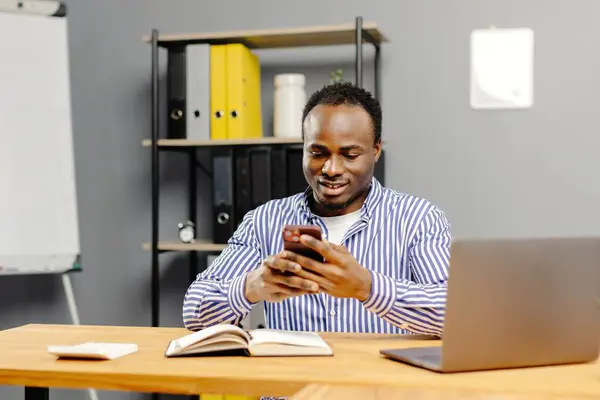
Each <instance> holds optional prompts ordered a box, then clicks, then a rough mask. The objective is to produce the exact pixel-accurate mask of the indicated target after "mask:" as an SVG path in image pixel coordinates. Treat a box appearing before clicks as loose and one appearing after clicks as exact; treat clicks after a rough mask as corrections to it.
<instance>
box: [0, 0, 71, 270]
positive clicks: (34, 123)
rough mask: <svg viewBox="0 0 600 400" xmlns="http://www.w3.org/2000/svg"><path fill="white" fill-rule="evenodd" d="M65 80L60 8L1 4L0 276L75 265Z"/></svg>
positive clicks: (65, 37)
mask: <svg viewBox="0 0 600 400" xmlns="http://www.w3.org/2000/svg"><path fill="white" fill-rule="evenodd" d="M69 75H70V74H69V52H68V35H67V17H66V8H65V7H64V5H63V4H61V3H58V2H51V1H20V2H16V1H10V2H7V1H5V0H0V274H24V273H25V274H27V273H51V272H62V271H65V270H69V269H71V268H73V267H76V268H77V267H78V265H77V263H78V256H79V253H80V246H79V229H78V216H77V199H76V185H75V166H74V154H73V129H72V124H71V99H70V81H69ZM74 263H75V264H74Z"/></svg>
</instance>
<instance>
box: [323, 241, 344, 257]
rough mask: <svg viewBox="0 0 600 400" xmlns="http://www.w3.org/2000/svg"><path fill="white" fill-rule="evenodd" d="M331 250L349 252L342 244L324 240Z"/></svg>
mask: <svg viewBox="0 0 600 400" xmlns="http://www.w3.org/2000/svg"><path fill="white" fill-rule="evenodd" d="M326 243H327V244H328V245H329V246H330V247H331V248H332V249H333V250H335V251H337V252H340V253H343V254H350V252H349V251H348V249H347V248H345V247H344V246H342V245H339V244H335V243H331V242H326Z"/></svg>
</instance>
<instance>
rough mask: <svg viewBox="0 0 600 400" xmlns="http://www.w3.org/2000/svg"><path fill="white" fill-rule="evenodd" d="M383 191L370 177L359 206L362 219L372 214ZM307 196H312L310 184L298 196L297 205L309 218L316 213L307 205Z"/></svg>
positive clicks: (374, 179) (376, 181)
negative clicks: (364, 196) (366, 190)
mask: <svg viewBox="0 0 600 400" xmlns="http://www.w3.org/2000/svg"><path fill="white" fill-rule="evenodd" d="M382 193H383V189H382V186H381V183H379V181H378V180H377V179H376V178H375V177H373V178H372V179H371V187H370V188H369V194H367V198H366V199H365V202H364V203H363V205H362V207H361V208H360V215H361V218H362V219H364V220H368V219H370V218H371V217H372V216H373V213H374V212H375V209H376V207H377V206H378V205H379V203H380V202H381V196H382ZM309 196H312V189H311V188H310V186H309V187H308V188H306V190H305V191H304V193H302V195H301V196H300V197H299V198H298V202H297V206H298V208H299V210H300V212H301V213H304V214H305V215H306V216H307V217H308V218H309V219H312V218H315V217H316V215H315V214H313V212H312V211H311V210H310V207H309V205H308V199H309V198H310V197H309Z"/></svg>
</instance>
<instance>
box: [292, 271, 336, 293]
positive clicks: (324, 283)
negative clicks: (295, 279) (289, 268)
mask: <svg viewBox="0 0 600 400" xmlns="http://www.w3.org/2000/svg"><path fill="white" fill-rule="evenodd" d="M297 275H298V276H299V277H301V278H304V279H306V280H308V281H312V282H315V283H316V284H317V285H318V287H319V288H320V289H325V290H331V289H333V287H334V284H333V283H332V282H331V281H330V280H328V279H327V278H326V277H324V276H321V275H318V274H315V273H313V272H311V271H309V270H308V269H303V270H302V271H300V272H298V274H297Z"/></svg>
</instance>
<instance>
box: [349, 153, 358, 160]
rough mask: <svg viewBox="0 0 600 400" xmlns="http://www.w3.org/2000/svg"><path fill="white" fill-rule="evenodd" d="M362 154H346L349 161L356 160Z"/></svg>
mask: <svg viewBox="0 0 600 400" xmlns="http://www.w3.org/2000/svg"><path fill="white" fill-rule="evenodd" d="M359 155H360V154H346V158H347V159H349V160H356V159H357V158H358V156H359Z"/></svg>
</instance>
